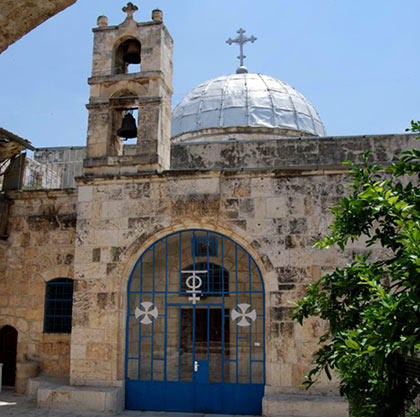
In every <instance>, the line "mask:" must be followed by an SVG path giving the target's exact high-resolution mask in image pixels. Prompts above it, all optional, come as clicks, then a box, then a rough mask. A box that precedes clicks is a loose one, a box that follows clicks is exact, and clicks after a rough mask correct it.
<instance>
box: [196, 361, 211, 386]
mask: <svg viewBox="0 0 420 417" xmlns="http://www.w3.org/2000/svg"><path fill="white" fill-rule="evenodd" d="M197 362H198V370H197V372H194V382H198V383H208V382H209V361H197Z"/></svg>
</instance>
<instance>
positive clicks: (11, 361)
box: [0, 326, 18, 387]
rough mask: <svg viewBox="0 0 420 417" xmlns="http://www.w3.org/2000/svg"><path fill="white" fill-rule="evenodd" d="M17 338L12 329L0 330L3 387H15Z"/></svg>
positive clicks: (7, 327)
mask: <svg viewBox="0 0 420 417" xmlns="http://www.w3.org/2000/svg"><path fill="white" fill-rule="evenodd" d="M17 338H18V332H17V330H16V329H15V328H14V327H12V326H4V327H2V328H1V329H0V363H2V364H3V379H2V385H3V386H9V387H14V386H15V379H16V352H17Z"/></svg>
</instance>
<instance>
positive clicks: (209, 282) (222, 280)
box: [181, 262, 229, 296]
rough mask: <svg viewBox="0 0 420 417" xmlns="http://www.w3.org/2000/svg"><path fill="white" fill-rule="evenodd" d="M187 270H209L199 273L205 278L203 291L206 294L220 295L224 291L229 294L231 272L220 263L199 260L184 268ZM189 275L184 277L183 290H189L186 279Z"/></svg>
mask: <svg viewBox="0 0 420 417" xmlns="http://www.w3.org/2000/svg"><path fill="white" fill-rule="evenodd" d="M184 270H185V271H194V270H198V271H207V273H200V274H197V275H198V276H199V277H200V278H201V279H202V280H203V286H202V288H203V289H202V291H203V295H204V296H219V295H222V292H225V295H226V296H228V295H229V272H228V271H227V270H226V269H225V268H222V267H221V266H220V265H217V264H214V263H207V262H197V263H196V264H195V267H194V265H190V266H188V267H186V268H185V269H184ZM186 278H187V276H184V277H183V280H182V289H181V291H183V292H185V293H186V291H187V285H186V282H185V280H186Z"/></svg>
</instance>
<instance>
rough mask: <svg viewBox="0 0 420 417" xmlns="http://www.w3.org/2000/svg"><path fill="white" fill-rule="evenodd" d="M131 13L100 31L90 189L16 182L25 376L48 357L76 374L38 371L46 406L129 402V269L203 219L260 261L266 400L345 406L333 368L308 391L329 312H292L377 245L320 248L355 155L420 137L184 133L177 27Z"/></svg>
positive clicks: (0, 268) (8, 275) (9, 281)
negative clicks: (127, 49)
mask: <svg viewBox="0 0 420 417" xmlns="http://www.w3.org/2000/svg"><path fill="white" fill-rule="evenodd" d="M128 10H130V8H128ZM132 10H133V9H131V11H132ZM127 14H128V17H127V19H126V20H125V22H123V23H122V24H121V25H119V26H108V23H107V19H106V18H105V17H104V16H102V17H100V18H99V19H98V25H99V27H98V28H96V29H94V33H95V45H94V60H93V74H92V78H91V79H90V80H89V82H90V85H91V98H90V102H89V105H88V109H89V133H88V140H87V148H86V150H82V149H78V150H77V152H78V153H79V154H80V155H82V154H83V155H84V156H85V159H84V171H83V174H82V175H80V176H79V177H77V178H76V180H75V181H76V183H77V189H67V190H54V191H31V192H14V193H11V194H10V197H11V198H13V200H14V204H13V205H12V207H11V211H10V217H9V225H8V233H9V237H8V239H7V241H2V242H0V248H1V251H0V273H1V275H0V285H1V286H2V292H1V295H0V328H1V327H2V326H4V325H9V326H13V327H14V328H15V329H16V330H17V331H18V335H19V338H18V346H17V360H18V366H17V369H18V372H17V381H16V387H17V389H18V390H19V391H21V392H23V391H25V388H26V383H27V380H28V379H29V378H32V377H33V376H34V374H36V373H37V369H38V367H39V370H40V371H41V372H42V373H43V374H44V375H46V376H56V377H63V378H66V379H67V380H66V381H65V382H64V385H63V384H61V385H59V386H57V387H56V388H54V387H53V386H52V385H51V384H50V385H45V386H44V385H43V380H41V379H32V381H31V382H30V384H29V393H30V394H31V395H35V396H36V397H37V401H38V404H40V405H43V406H48V407H61V408H69V407H75V405H74V404H76V405H77V406H78V407H81V408H84V409H86V410H96V411H107V412H109V411H116V410H118V409H121V408H123V407H124V395H123V393H124V389H125V386H126V384H127V378H126V374H125V368H126V363H127V361H128V357H127V353H126V348H127V346H126V340H127V339H126V328H127V323H128V322H129V319H130V316H129V312H128V311H127V304H128V303H127V298H128V283H129V279H130V275H131V273H132V271H133V270H135V265H136V262H137V261H138V260H139V258H140V257H141V256H142V254H143V253H145V251H146V250H147V249H148V248H150V247H152V246H153V245H154V244H155V243H156V242H158V241H160V239H162V238H164V237H165V236H168V235H170V234H174V233H176V232H181V231H189V230H192V229H194V230H204V231H209V232H217V233H218V234H219V236H224V237H226V238H229V239H231V241H232V242H235V243H237V244H238V245H240V247H241V248H242V249H243V251H244V252H246V253H247V254H249V256H250V257H252V259H253V260H254V261H255V263H256V265H257V266H258V268H259V270H260V272H261V275H262V280H263V284H264V296H265V312H260V313H259V314H260V317H262V316H264V319H265V329H264V330H265V333H264V334H265V340H264V343H265V356H264V359H265V363H264V366H265V371H266V379H265V387H264V389H265V392H264V399H263V404H262V405H263V407H262V410H263V413H264V414H265V415H267V416H273V417H274V416H279V417H287V416H291V415H293V416H300V417H306V416H313V417H316V416H319V417H321V416H323V417H325V416H335V417H341V416H343V417H344V416H346V415H347V406H346V404H345V402H344V401H342V399H340V398H338V393H337V384H336V382H334V381H333V382H330V381H328V380H327V379H326V378H323V377H321V379H320V381H319V382H318V383H317V384H316V385H315V386H314V388H313V389H312V390H311V391H310V392H309V393H307V392H305V391H304V390H303V389H302V387H301V383H302V381H303V380H304V376H305V375H306V374H307V373H308V371H309V370H310V369H311V363H312V356H313V353H314V352H315V351H316V350H317V348H318V338H319V336H320V335H321V334H322V333H323V331H324V330H325V326H326V324H325V323H322V322H320V321H318V320H311V321H308V322H306V323H305V325H304V326H303V327H302V326H299V325H298V324H296V323H294V322H293V321H292V320H291V318H290V310H291V308H292V305H293V302H294V301H296V300H297V299H299V298H300V297H301V296H302V295H303V294H304V290H305V285H307V284H308V283H310V282H314V281H315V280H317V279H319V278H320V277H321V276H322V275H323V274H324V273H326V272H327V271H330V270H332V269H333V268H335V267H337V266H341V265H345V264H346V263H347V262H348V261H349V260H351V259H353V258H354V256H355V255H356V254H360V253H364V251H365V249H364V247H363V246H362V245H361V246H358V245H356V244H355V245H354V246H351V247H349V248H348V249H346V250H345V251H344V252H341V251H338V250H337V249H330V250H326V251H320V250H318V249H314V248H313V244H314V242H315V241H316V240H318V239H320V238H321V237H322V236H323V235H325V234H326V233H327V231H328V225H329V223H330V221H331V215H330V211H329V208H330V207H331V206H333V205H334V204H336V203H337V202H338V201H339V200H340V199H341V198H342V197H343V196H344V195H345V194H346V193H347V192H348V189H347V186H348V185H349V182H350V178H349V176H348V174H347V172H346V170H345V168H343V167H342V166H341V162H342V161H343V160H348V159H350V160H355V159H357V157H358V156H360V154H361V153H363V152H365V151H367V150H370V151H371V152H372V154H371V159H372V161H376V162H382V163H389V162H390V161H392V160H395V159H396V158H397V157H398V155H399V154H400V152H401V151H402V150H404V149H408V148H410V147H413V146H414V136H413V135H409V134H407V135H388V136H368V137H343V138H332V137H314V136H308V135H305V134H303V133H302V132H296V131H295V132H293V134H291V135H290V136H287V137H286V136H282V135H283V134H284V131H282V132H283V133H282V135H276V131H275V130H272V131H271V133H270V132H262V130H261V131H260V132H259V133H260V134H261V136H259V135H258V132H257V130H258V129H257V130H256V129H251V130H249V131H247V129H246V128H241V129H238V130H237V133H238V134H237V135H236V138H234V140H233V136H232V135H233V134H234V132H233V131H232V128H229V129H228V130H227V131H226V137H225V138H224V139H223V137H222V136H220V132H218V137H217V138H216V139H217V140H216V139H215V138H212V139H211V140H210V141H207V140H206V136H205V135H204V134H203V136H202V137H201V138H200V137H199V135H198V134H197V133H196V132H195V133H193V134H192V135H191V136H188V134H184V135H183V138H182V139H183V140H182V141H181V142H176V143H172V145H171V142H170V111H169V109H170V97H171V93H172V40H171V38H170V35H169V34H168V33H167V31H166V29H165V27H164V25H163V23H162V21H161V17H162V16H161V14H159V13H157V11H155V12H154V19H155V20H153V21H152V22H148V23H142V24H139V23H137V22H135V21H134V20H133V18H132V16H130V13H127ZM131 15H132V13H131ZM127 40H131V41H133V42H134V44H132V46H133V45H134V46H136V45H137V44H136V42H137V41H141V44H142V51H143V52H142V58H143V61H142V63H141V72H138V73H127V72H125V73H124V72H122V73H121V70H122V69H124V68H125V67H121V62H120V61H119V60H120V58H121V57H120V55H118V54H119V52H118V51H119V48H120V46H121V45H122V43H121V42H126V41H127ZM116 64H118V65H119V67H118V68H119V69H118V71H115V65H116ZM131 106H136V108H137V109H138V112H139V116H138V119H137V123H138V131H137V133H138V135H137V144H136V145H134V146H129V147H123V143H122V139H121V138H119V137H118V135H117V134H116V133H117V128H118V125H119V123H120V122H121V120H122V114H123V112H124V111H126V110H127V109H129V110H130V108H131ZM264 129H265V128H264ZM263 133H266V134H263ZM207 139H208V138H207ZM43 152H44V153H43V155H44V156H45V157H46V158H47V155H48V151H47V150H44V151H43ZM58 152H61V151H60V150H57V149H54V150H52V151H51V154H52V155H55V156H54V158H53V159H54V161H53V164H60V160H59V158H58V159H57V158H56V156H57V154H58ZM85 152H86V153H85ZM62 154H63V155H65V154H66V152H63V153H62ZM67 154H71V152H68V153H67ZM67 154H66V155H67ZM80 155H79V156H80ZM72 164H73V165H74V166H76V165H77V164H78V163H77V161H72ZM72 169H74V167H73V168H72ZM77 169H79V168H77ZM191 248H192V243H190V244H189V246H187V247H186V248H185V247H184V251H185V253H186V254H187V255H185V254H184V255H182V254H180V255H179V256H180V259H181V258H182V256H184V258H188V257H190V254H191V251H192V249H191ZM378 255H380V250H379V249H376V256H378ZM230 262H231V263H230V264H229V265H230V268H231V269H232V273H235V270H234V269H235V267H234V263H233V262H232V261H231V260H230ZM180 264H181V262H180ZM159 268H160V269H157V270H159V271H162V270H163V267H162V266H159ZM236 273H237V270H236ZM162 274H164V273H163V272H162V273H161V274H160V275H159V278H158V279H157V281H156V285H157V286H159V285H160V286H162V285H163V280H162ZM55 278H70V279H72V280H74V293H73V313H72V326H71V334H52V333H45V332H44V331H43V322H44V320H45V318H44V297H45V292H46V283H47V282H49V281H50V280H52V279H55ZM153 280H154V277H153ZM153 282H154V281H153ZM250 282H251V279H250ZM153 285H154V284H153ZM250 286H251V284H250ZM140 292H141V291H140ZM231 302H233V301H231ZM223 305H224V304H223ZM262 305H263V304H262V302H261V300H260V301H258V302H257V306H258V308H262ZM264 313H265V315H264ZM131 316H133V314H131ZM228 317H229V315H228ZM171 320H172V321H169V320H168V323H170V325H172V324H173V323H175V322H176V321H175V320H174V317H171ZM190 327H191V326H190ZM232 327H234V326H232ZM259 332H260V334H261V329H259ZM258 346H259V347H261V346H260V345H258ZM263 349H264V346H263V347H262V350H263ZM127 350H128V349H127ZM151 355H152V354H151ZM242 359H243V358H239V360H242ZM139 361H140V359H139ZM138 366H139V367H140V365H138ZM139 369H140V368H139ZM61 382H62V381H61ZM314 404H316V406H314Z"/></svg>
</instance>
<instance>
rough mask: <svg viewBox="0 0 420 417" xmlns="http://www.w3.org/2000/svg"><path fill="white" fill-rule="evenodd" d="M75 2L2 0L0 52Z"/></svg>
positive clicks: (64, 0)
mask: <svg viewBox="0 0 420 417" xmlns="http://www.w3.org/2000/svg"><path fill="white" fill-rule="evenodd" d="M75 2H76V0H49V1H45V0H3V1H2V4H1V9H2V12H1V14H0V53H2V52H3V51H4V50H6V49H7V47H8V46H9V45H11V44H12V43H14V42H16V41H17V40H18V39H20V38H21V37H22V36H23V35H25V34H26V33H28V32H30V31H31V30H32V29H34V28H36V27H37V26H38V25H40V24H41V23H42V22H44V21H45V20H47V19H49V18H50V17H52V16H54V15H55V14H57V13H58V12H61V11H62V10H64V9H65V8H67V7H69V6H71V5H72V4H73V3H75Z"/></svg>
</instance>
